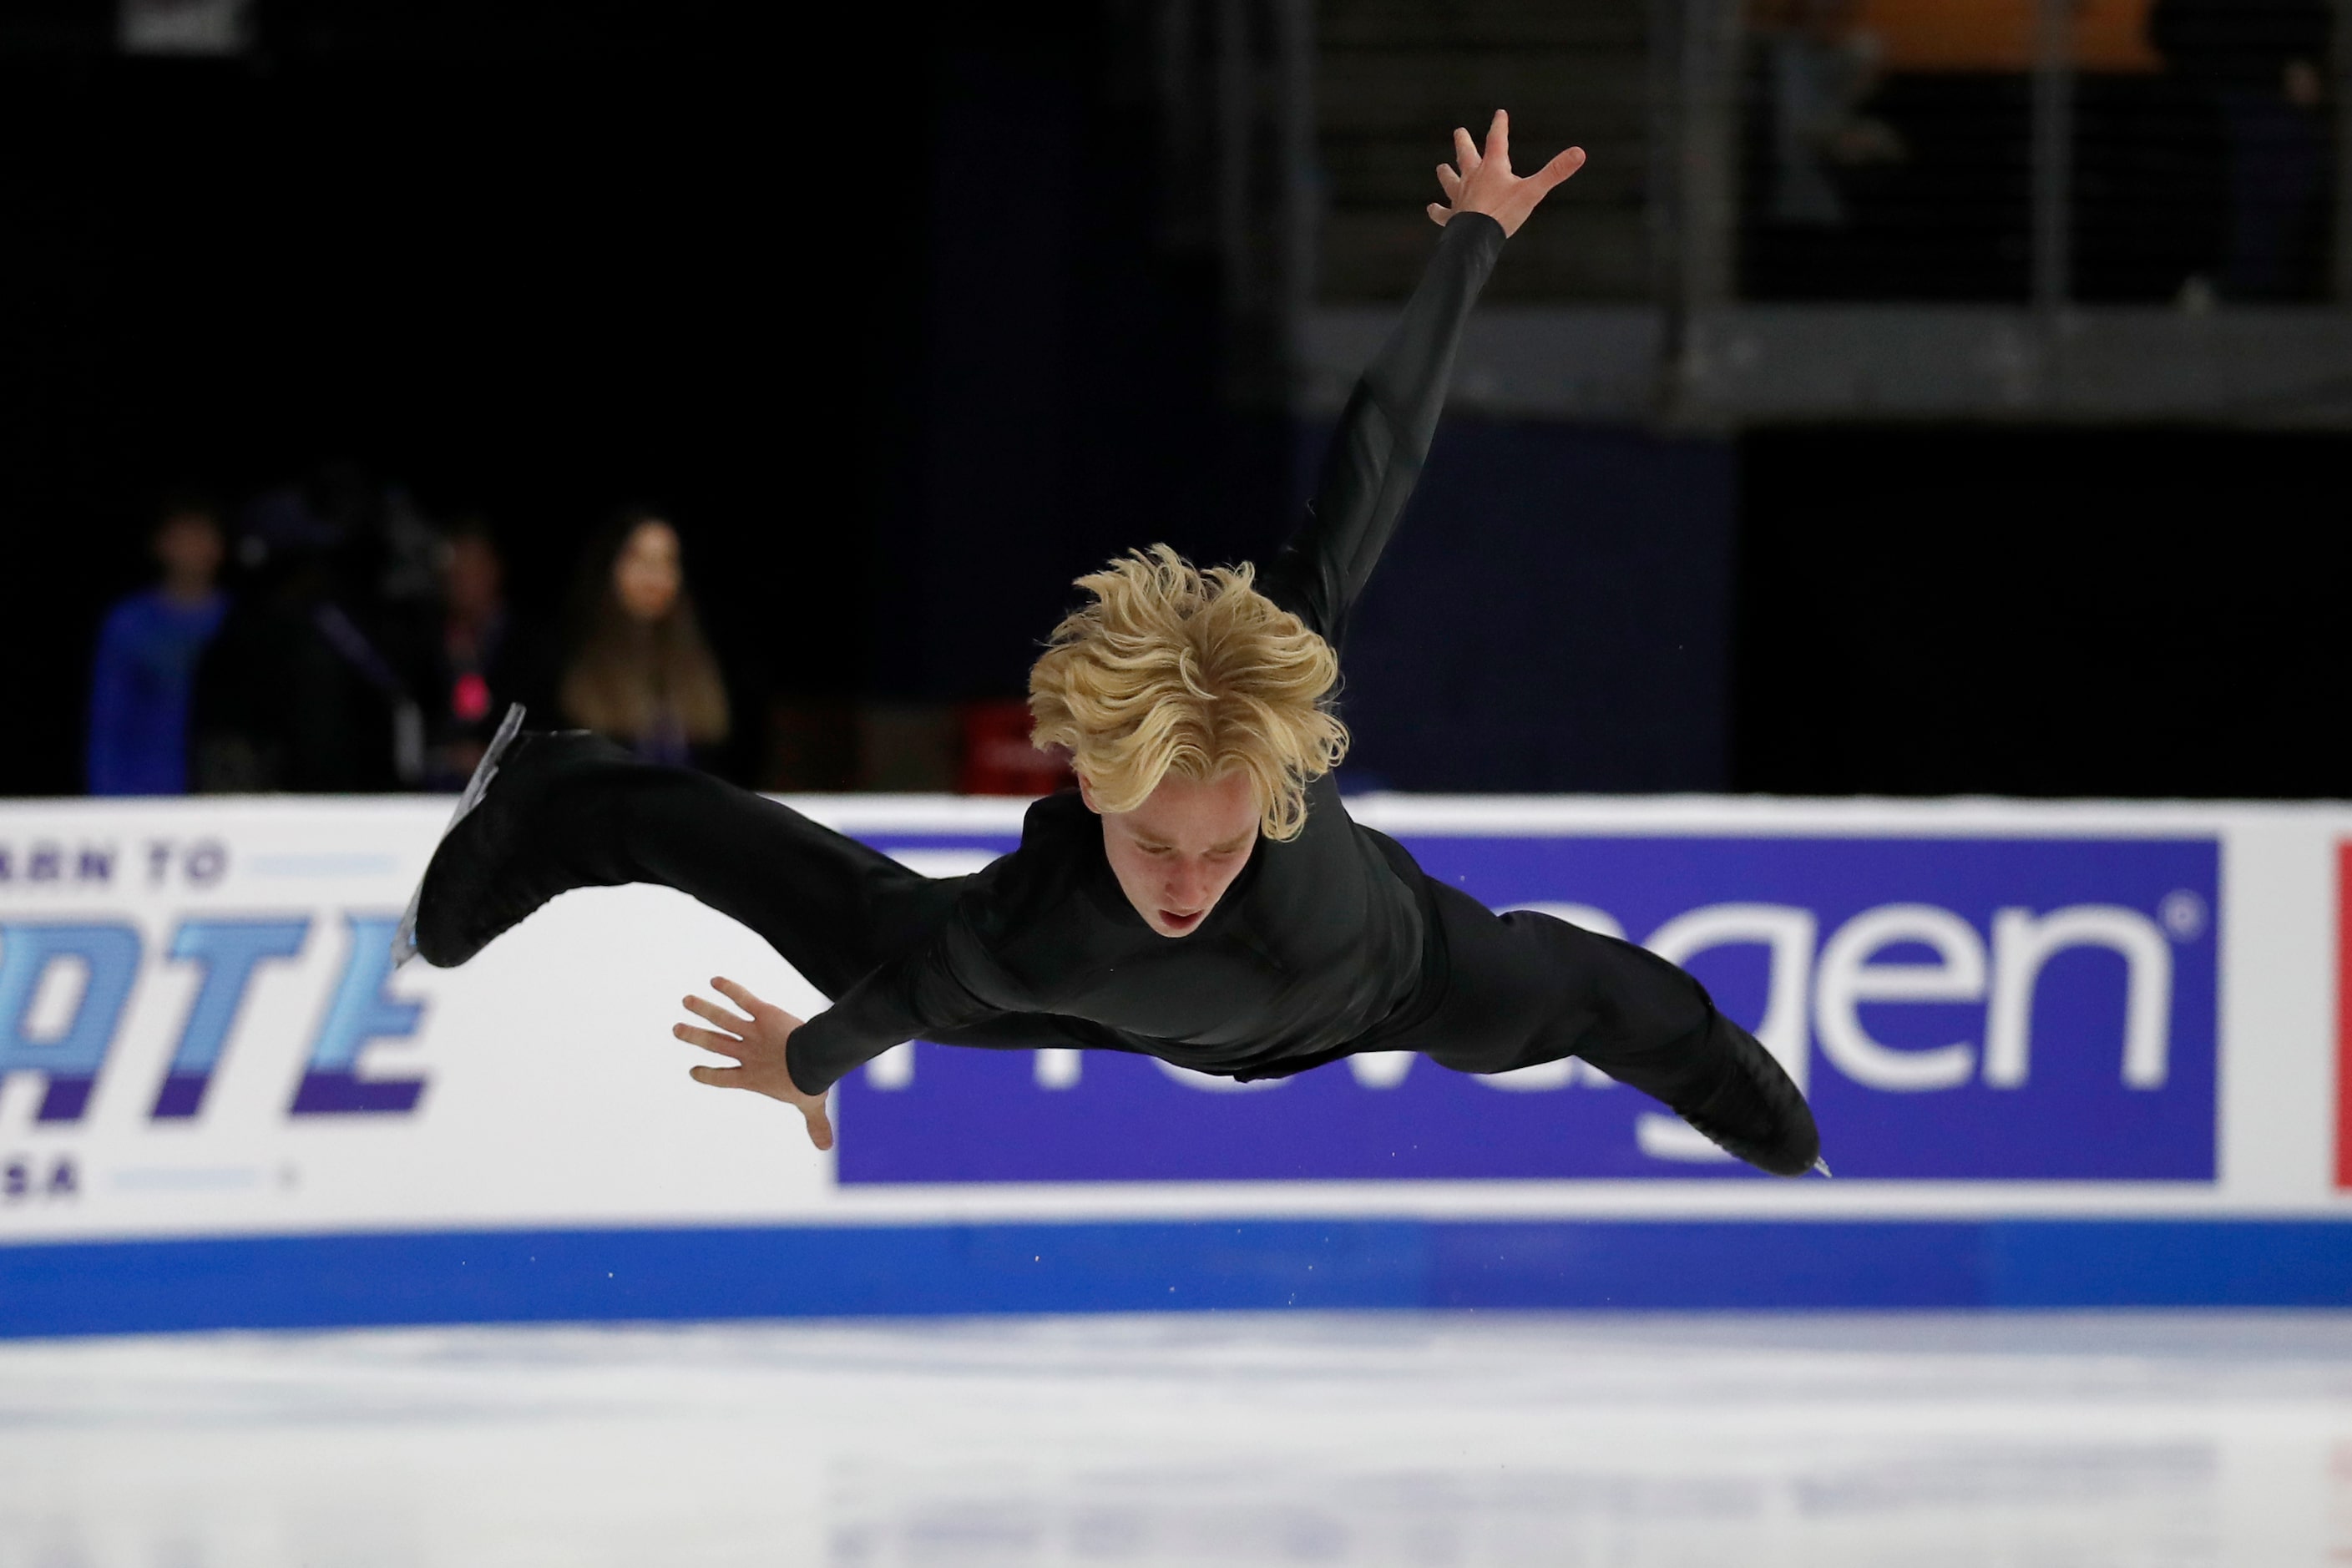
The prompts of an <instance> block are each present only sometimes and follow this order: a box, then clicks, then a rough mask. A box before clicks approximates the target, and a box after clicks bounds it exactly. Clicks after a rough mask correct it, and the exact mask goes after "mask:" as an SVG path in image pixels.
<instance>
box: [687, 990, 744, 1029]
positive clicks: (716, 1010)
mask: <svg viewBox="0 0 2352 1568" xmlns="http://www.w3.org/2000/svg"><path fill="white" fill-rule="evenodd" d="M678 1005H679V1006H681V1007H683V1008H685V1009H686V1010H687V1011H688V1012H689V1013H698V1014H700V1015H701V1016H703V1017H706V1018H708V1019H709V1020H710V1021H711V1022H712V1023H714V1024H716V1025H718V1026H719V1027H720V1028H722V1029H732V1030H734V1031H735V1032H736V1033H737V1034H739V1035H749V1034H750V1033H751V1019H749V1018H745V1017H742V1016H739V1015H737V1014H733V1013H730V1012H729V1011H728V1010H727V1009H726V1008H724V1007H721V1006H720V1005H719V1004H718V1003H716V1002H706V1001H704V1000H703V999H702V998H701V997H699V996H688V997H686V998H685V999H684V1000H682V1001H680V1002H679V1003H678Z"/></svg>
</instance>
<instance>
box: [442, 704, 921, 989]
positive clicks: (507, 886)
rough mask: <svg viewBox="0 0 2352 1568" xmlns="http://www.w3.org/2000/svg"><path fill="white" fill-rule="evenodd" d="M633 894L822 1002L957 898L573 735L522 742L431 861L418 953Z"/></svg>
mask: <svg viewBox="0 0 2352 1568" xmlns="http://www.w3.org/2000/svg"><path fill="white" fill-rule="evenodd" d="M631 882H650V883H655V884H657V885H659V886H663V887H668V888H676V889H678V890H679V891H681V892H684V893H686V894H688V896H690V897H692V898H694V899H696V900H699V901H700V902H702V903H704V904H707V905H709V907H710V908H712V909H715V910H718V911H719V913H721V914H724V915H726V916H728V917H729V918H730V919H731V920H734V921H739V922H740V923H741V924H743V925H746V926H748V927H750V928H751V930H752V931H756V932H758V933H759V935H760V936H761V938H763V939H764V940H766V941H767V942H768V943H769V945H771V946H772V947H773V948H775V950H776V951H777V952H779V953H781V954H782V956H783V958H784V960H785V961H786V962H787V963H791V964H792V965H793V968H795V969H797V970H799V971H800V972H801V973H802V974H803V977H805V978H806V979H807V980H808V981H809V983H810V984H813V985H814V986H815V987H816V988H817V989H818V990H820V991H822V992H824V994H826V995H828V996H831V995H837V994H840V992H842V991H843V990H845V989H847V988H848V986H850V985H851V984H855V983H856V980H857V979H858V978H859V977H860V976H862V975H864V974H866V973H868V972H869V971H871V970H872V969H873V968H875V967H876V966H877V964H879V963H881V962H882V961H883V960H884V959H885V958H887V957H888V956H889V955H890V954H891V953H893V952H897V951H898V949H900V948H901V947H903V946H905V945H906V944H907V943H908V942H911V941H913V940H914V939H915V937H916V936H918V935H919V933H920V932H921V931H924V930H925V929H927V928H928V924H929V922H930V921H935V920H936V919H937V918H938V917H939V915H940V913H941V912H943V911H944V910H945V908H946V906H947V903H948V902H949V900H951V899H952V897H953V892H952V889H953V884H952V883H951V882H939V881H933V880H931V879H927V878H924V877H922V876H919V875H918V874H917V873H915V872H913V871H910V870H908V869H907V868H905V867H903V866H900V865H899V864H898V862H897V861H895V860H892V859H891V858H889V857H888V856H887V855H884V854H882V853H880V852H879V851H877V850H875V849H870V848H868V847H866V846H865V845H863V844H859V843H858V842H856V840H855V839H852V838H849V837H845V836H843V835H841V834H838V833H835V832H834V831H833V830H832V829H830V828H827V827H824V826H819V825H818V824H816V823H814V822H812V821H810V820H809V819H808V818H807V817H805V816H802V815H801V814H800V813H798V812H796V811H794V810H793V809H792V808H791V807H789V806H786V805H779V804H778V803H776V802H774V801H771V800H767V799H764V798H762V797H761V796H760V795H754V794H752V793H751V792H750V791H748V790H743V789H738V788H736V787H735V786H734V785H732V784H725V783H723V782H721V781H719V780H718V779H714V778H711V777H709V776H708V775H707V774H703V773H693V772H690V771H688V770H686V769H682V768H664V767H656V766H653V765H650V764H647V763H640V762H638V761H636V760H635V758H633V757H631V756H629V755H628V753H626V752H624V751H622V750H621V749H620V748H619V747H617V746H614V745H613V744H612V743H611V742H606V741H603V740H600V739H598V738H597V737H595V736H593V735H588V734H585V733H583V732H580V731H572V732H567V733H561V734H530V735H526V736H524V737H523V738H522V741H521V742H520V743H519V744H518V746H517V748H516V750H515V751H514V752H513V753H512V754H511V755H510V756H509V759H508V760H507V762H506V763H505V765H504V767H503V768H502V770H501V772H500V774H499V777H498V779H497V780H496V781H495V782H494V783H493V784H492V785H491V787H490V789H489V790H488V793H487V794H486V795H484V797H483V799H482V803H481V805H479V806H478V807H477V808H476V810H475V811H474V812H473V813H472V814H471V815H469V816H467V817H466V818H465V819H464V820H462V821H461V822H459V823H458V825H457V826H456V827H455V828H453V829H452V830H451V832H450V834H449V836H448V837H447V838H446V839H445V840H443V843H442V846H441V847H440V849H439V850H438V851H436V854H435V856H434V858H433V864H432V866H431V867H430V868H428V869H427V871H426V873H425V885H424V888H423V890H422V892H421V894H420V898H419V904H418V921H417V947H418V951H419V952H421V953H422V954H423V956H424V957H425V960H426V962H428V963H434V964H436V966H441V967H448V966H450V965H452V964H456V963H464V962H466V960H467V959H468V958H470V957H472V956H473V954H474V953H475V952H478V951H479V950H480V949H481V947H483V946H484V945H486V944H487V943H488V942H490V941H491V940H492V939H494V938H495V937H497V936H498V935H499V933H500V932H502V931H506V930H508V929H509V928H511V927H512V926H513V925H515V924H516V923H518V922H520V921H521V920H522V919H523V918H524V917H525V916H527V915H529V914H530V912H531V911H532V910H536V909H537V908H538V907H539V906H540V905H541V904H543V903H545V902H546V901H547V900H549V899H551V898H553V897H555V896H556V895H557V894H559V893H562V892H564V891H567V890H569V889H574V888H589V887H614V886H619V885H622V884H625V883H631Z"/></svg>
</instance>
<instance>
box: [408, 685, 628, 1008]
mask: <svg viewBox="0 0 2352 1568" xmlns="http://www.w3.org/2000/svg"><path fill="white" fill-rule="evenodd" d="M522 720H523V709H522V705H521V704H520V703H516V704H515V705H513V706H512V707H510V708H509V709H508V710H507V715H506V718H505V720H504V721H501V722H500V723H499V730H498V733H497V735H496V736H495V737H493V738H492V740H491V742H490V746H489V750H488V751H487V752H484V753H483V755H482V760H481V763H479V765H478V766H477V767H476V768H475V769H474V776H473V777H472V778H471V779H469V780H467V784H466V790H465V793H464V794H463V795H459V796H458V797H457V812H456V814H455V815H453V816H451V817H450V819H449V826H448V828H447V829H446V831H445V832H444V833H443V834H442V836H441V842H440V843H439V845H437V846H436V847H435V849H434V851H433V858H432V860H431V861H430V862H429V863H428V864H427V865H426V866H425V875H424V877H423V878H422V879H420V880H419V881H418V883H417V885H416V891H415V893H414V894H413V895H412V896H411V897H410V899H409V900H408V910H407V912H406V913H404V915H403V916H402V917H401V921H400V927H399V929H398V931H395V932H394V936H393V944H392V955H393V962H394V964H395V965H397V964H401V963H406V962H408V960H409V959H411V958H422V959H424V960H425V963H429V964H431V965H432V966H433V967H434V968H436V969H454V968H456V967H457V965H459V964H461V963H465V962H466V961H467V960H468V959H470V958H472V957H473V956H474V954H476V953H478V952H480V951H481V950H482V949H483V948H485V947H487V946H488V945H489V943H490V942H492V941H493V940H494V939H496V938H497V937H498V936H499V935H500V934H501V933H503V932H505V931H508V930H509V928H511V927H513V926H514V925H516V924H518V923H519V922H520V921H522V920H523V919H524V918H525V917H527V916H529V915H530V913H531V912H532V911H533V910H537V909H538V908H539V907H540V906H541V905H542V904H544V903H546V902H547V901H548V900H550V899H552V898H554V897H555V896H556V895H557V894H558V893H563V892H568V891H570V890H571V889H572V887H573V886H575V885H576V884H575V881H574V879H572V878H571V877H570V876H568V875H566V874H565V873H564V872H562V870H561V869H559V868H557V867H556V866H555V865H554V864H553V863H552V862H551V861H550V860H549V858H547V857H546V856H545V855H543V854H539V853H535V852H534V851H535V845H534V844H533V842H532V835H531V832H530V828H531V821H530V818H531V816H532V815H533V808H534V807H535V806H537V805H540V804H541V802H542V801H543V799H544V797H545V795H546V790H547V786H548V784H551V782H552V781H553V779H554V778H555V777H556V776H558V775H560V774H561V773H565V772H569V771H572V769H573V768H576V767H577V766H578V765H580V764H582V763H592V762H601V761H605V760H608V759H610V758H611V757H613V756H614V755H615V754H616V752H615V748H614V747H613V746H612V745H611V743H610V742H605V741H604V740H601V739H599V738H598V737H597V736H594V735H593V734H590V733H589V732H588V731H584V730H566V731H524V730H523V728H522ZM493 784H496V785H497V788H496V789H495V791H494V790H493V789H492V785H493Z"/></svg>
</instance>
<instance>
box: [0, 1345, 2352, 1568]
mask: <svg viewBox="0 0 2352 1568" xmlns="http://www.w3.org/2000/svg"><path fill="white" fill-rule="evenodd" d="M2347 1556H2352V1315H2347V1316H2265V1317H2234V1318H2222V1317H2199V1318H2188V1317H2170V1318H2163V1317H2147V1316H2105V1317H2100V1316H2084V1317H2063V1318H2022V1317H2018V1318H1969V1319H1962V1318H1927V1317H1878V1318H1820V1317H1814V1318H1793V1317H1792V1318H1773V1319H1757V1318H1706V1319H1687V1318H1685V1319H1663V1318H1643V1319H1613V1320H1612V1319H1595V1318H1539V1317H1477V1318H1438V1317H1432V1318H1409V1317H1372V1316H1362V1317H1307V1316H1282V1317H1211V1316H1203V1317H1191V1318H1155V1319H1110V1320H1069V1319H1064V1320H1048V1321H1037V1320H1023V1321H980V1322H956V1323H943V1322H901V1323H895V1324H878V1325H877V1324H863V1325H843V1324H801V1325H782V1326H758V1327H744V1326H728V1327H705V1328H693V1329H643V1330H620V1331H610V1330H576V1329H557V1330H546V1329H465V1330H453V1331H391V1332H369V1333H354V1334H335V1335H317V1336H258V1335H225V1336H211V1337H193V1338H184V1339H153V1340H142V1341H120V1342H80V1343H72V1342H68V1343H52V1344H16V1345H5V1346H0V1568H15V1565H16V1564H20V1563H23V1564H39V1565H41V1568H116V1565H121V1568H227V1565H235V1568H280V1565H287V1568H290V1565H292V1564H297V1563H301V1564H311V1565H315V1568H343V1565H352V1568H362V1565H364V1568H376V1565H383V1568H405V1565H408V1564H433V1565H438V1564H460V1563H463V1564H492V1565H502V1564H523V1563H550V1564H553V1563H562V1564H575V1563H580V1564H614V1565H619V1564H632V1565H635V1564H665V1565H667V1564H688V1563H793V1564H796V1563H806V1564H815V1565H825V1568H916V1565H924V1568H931V1565H938V1568H948V1565H962V1564H1007V1565H1010V1564H1031V1563H1038V1564H1073V1565H1075V1564H1091V1565H1108V1564H1130V1565H1136V1568H1164V1565H1174V1564H1187V1565H1189V1564H1203V1565H1207V1564H1216V1565H1220V1568H1222V1565H1226V1564H1255V1563H1329V1564H1357V1563H1364V1564H1397V1565H1401V1568H1402V1565H1408V1564H1411V1565H1439V1564H1444V1565H1454V1564H1461V1565H1465V1568H1466V1565H1474V1564H1498V1565H1499V1564H1508V1565H1511V1568H1521V1565H1528V1564H1570V1565H1572V1564H1592V1565H1595V1568H1599V1565H1601V1564H1608V1565H1611V1568H1646V1565H1650V1564H1659V1565H1664V1564H1676V1565H1681V1564H1692V1565H1697V1564H1706V1565H1708V1568H1713V1565H1717V1564H1723V1563H1741V1564H1743V1565H1746V1564H1790V1565H1791V1568H1793V1565H1797V1564H1803V1565H1805V1568H1813V1565H1817V1564H1819V1565H1830V1568H1837V1565H1844V1564H1853V1565H1861V1564H1874V1565H1875V1564H1903V1565H1905V1568H1909V1565H1913V1564H1922V1565H1927V1568H1937V1565H1942V1564H1950V1565H1952V1568H1962V1565H1967V1568H1980V1565H2005V1564H2017V1565H2025V1564H2032V1565H2034V1568H2059V1565H2065V1564H2077V1563H2080V1564H2096V1565H2099V1568H2124V1565H2131V1564H2143V1563H2145V1564H2163V1565H2165V1568H2187V1565H2191V1564H2208V1563H2210V1564H2240V1563H2244V1564H2259V1565H2262V1568H2273V1565H2278V1568H2285V1565H2292V1564H2304V1563H2309V1564H2314V1565H2317V1564H2323V1563H2341V1562H2343V1561H2345V1560H2346V1559H2347Z"/></svg>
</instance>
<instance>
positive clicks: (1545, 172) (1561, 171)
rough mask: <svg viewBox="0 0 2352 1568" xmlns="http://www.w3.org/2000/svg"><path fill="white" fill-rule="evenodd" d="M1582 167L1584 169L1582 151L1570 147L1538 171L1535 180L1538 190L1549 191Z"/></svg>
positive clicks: (1581, 149) (1579, 148) (1578, 148)
mask: <svg viewBox="0 0 2352 1568" xmlns="http://www.w3.org/2000/svg"><path fill="white" fill-rule="evenodd" d="M1582 167H1584V149H1583V148H1581V147H1570V149H1569V150H1568V151H1567V152H1565V153H1561V154H1560V155H1559V157H1557V158H1554V159H1553V160H1552V161H1551V162H1550V163H1546V164H1545V165H1544V166H1543V167H1542V168H1540V169H1538V170H1537V171H1536V173H1535V179H1536V182H1537V184H1538V186H1539V187H1540V188H1542V189H1543V190H1546V191H1549V190H1550V189H1551V188H1552V187H1553V186H1555V185H1558V184H1560V183H1561V182H1562V181H1564V180H1566V179H1567V178H1568V177H1569V176H1570V174H1575V173H1576V172H1577V171H1578V170H1579V169H1581V168H1582Z"/></svg>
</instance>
